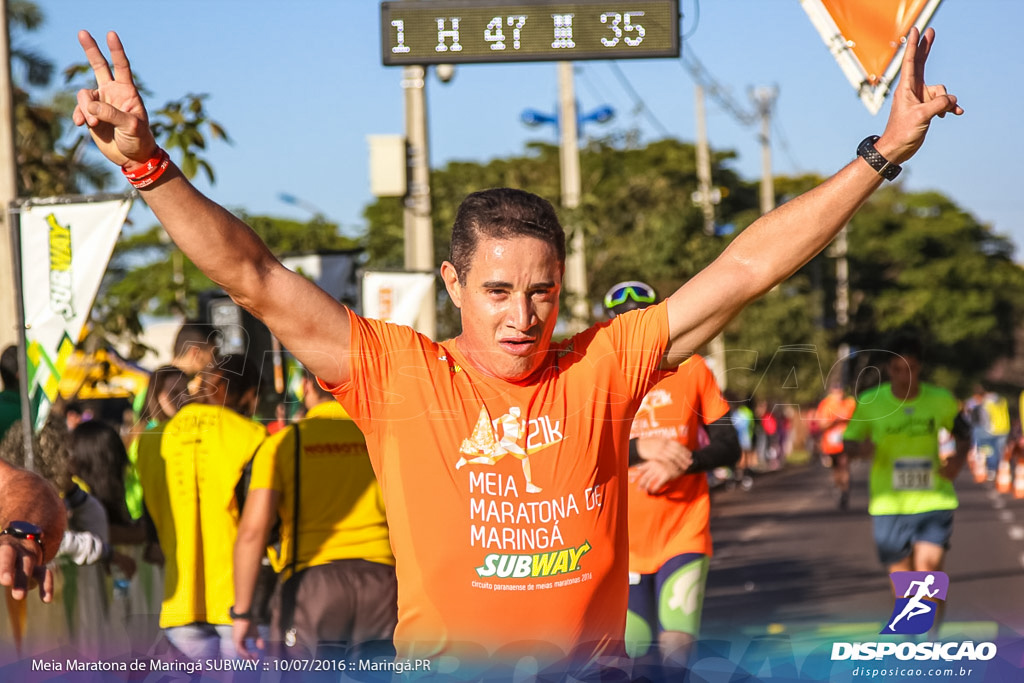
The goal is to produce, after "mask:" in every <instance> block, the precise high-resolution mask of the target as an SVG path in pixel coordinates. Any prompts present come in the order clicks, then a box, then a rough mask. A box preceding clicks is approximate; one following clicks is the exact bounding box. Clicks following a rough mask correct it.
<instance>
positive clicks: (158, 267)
mask: <svg viewBox="0 0 1024 683" xmlns="http://www.w3.org/2000/svg"><path fill="white" fill-rule="evenodd" d="M237 215H238V216H239V218H241V219H242V220H243V221H245V222H246V223H248V224H249V225H250V226H251V227H252V228H253V230H255V231H256V234H258V235H259V236H260V238H261V239H262V240H263V241H264V242H266V243H267V245H268V246H269V247H270V249H271V251H273V252H274V253H275V254H277V255H278V256H284V255H287V254H291V253H300V252H309V251H319V250H328V251H329V250H337V249H353V248H357V247H358V246H359V245H358V243H357V242H355V241H354V240H352V239H350V238H347V237H343V236H341V235H340V233H339V226H338V225H337V224H334V223H330V222H328V221H325V220H323V219H320V218H317V219H314V220H313V221H310V222H308V223H303V222H300V221H293V220H287V219H281V218H273V217H269V216H257V215H250V214H247V213H245V212H244V211H241V210H239V211H237ZM215 288H216V285H214V284H213V282H211V281H210V279H209V278H207V277H206V276H205V275H203V274H202V273H201V272H200V271H199V269H198V268H196V267H195V265H193V263H192V262H191V261H190V260H189V259H187V258H186V257H185V256H184V254H182V252H181V250H180V249H178V247H177V246H175V245H174V243H173V242H171V240H170V238H169V237H168V236H167V233H166V232H164V230H163V228H162V227H160V226H159V225H154V226H152V227H150V228H149V229H148V230H145V231H141V232H136V233H133V234H128V235H125V236H123V237H122V238H121V239H120V240H119V241H118V243H117V245H116V247H115V248H114V254H113V257H112V258H111V260H110V264H109V266H108V267H107V272H106V274H105V275H104V283H103V286H102V287H101V289H100V294H99V296H98V297H97V300H96V305H95V306H94V307H93V318H94V319H95V320H102V321H103V325H102V327H97V329H96V335H97V336H98V338H97V339H95V340H93V341H92V342H91V343H94V344H95V343H106V342H109V341H112V340H118V341H120V342H122V343H123V344H124V345H126V346H128V347H129V349H130V350H129V353H128V355H129V357H130V358H131V359H138V358H141V357H142V356H143V355H145V353H146V351H147V348H146V347H145V346H144V345H142V344H141V342H140V341H139V336H140V335H141V333H142V323H141V320H140V317H141V316H142V315H146V314H149V315H155V316H162V315H180V316H184V317H186V318H194V317H196V316H197V315H198V313H199V311H198V310H197V302H198V297H199V294H200V293H202V292H204V291H206V290H209V289H215Z"/></svg>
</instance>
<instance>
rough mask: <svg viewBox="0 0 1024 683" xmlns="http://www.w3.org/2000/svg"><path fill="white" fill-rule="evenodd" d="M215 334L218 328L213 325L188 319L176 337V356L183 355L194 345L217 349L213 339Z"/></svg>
mask: <svg viewBox="0 0 1024 683" xmlns="http://www.w3.org/2000/svg"><path fill="white" fill-rule="evenodd" d="M215 334H216V330H215V329H214V328H213V326H211V325H204V324H202V323H197V322H194V321H189V320H186V321H185V322H183V323H182V324H181V329H179V330H178V336H176V337H175V338H174V357H175V358H177V357H178V356H181V355H182V354H184V353H185V352H186V351H188V349H189V348H190V347H192V346H199V347H202V348H204V349H216V348H217V345H216V343H214V341H213V339H214V338H215Z"/></svg>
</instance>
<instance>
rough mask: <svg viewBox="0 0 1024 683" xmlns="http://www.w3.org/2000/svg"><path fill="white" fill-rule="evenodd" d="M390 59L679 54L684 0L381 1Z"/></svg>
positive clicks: (568, 58)
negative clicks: (571, 0)
mask: <svg viewBox="0 0 1024 683" xmlns="http://www.w3.org/2000/svg"><path fill="white" fill-rule="evenodd" d="M380 12H381V22H380V23H381V48H382V58H383V61H384V64H385V65H388V66H391V65H401V64H466V63H473V62H526V61H579V60H585V59H631V58H639V57H678V56H679V2H678V0H576V1H575V2H557V1H552V0H518V1H511V0H414V1H405V2H382V3H381V6H380Z"/></svg>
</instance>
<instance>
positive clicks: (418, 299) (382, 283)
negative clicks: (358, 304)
mask: <svg viewBox="0 0 1024 683" xmlns="http://www.w3.org/2000/svg"><path fill="white" fill-rule="evenodd" d="M433 292H434V274H433V273H402V272H394V273H388V272H373V271H371V272H366V273H363V315H364V316H366V317H367V318H376V319H377V320H385V321H387V322H393V323H398V324H399V325H409V326H410V327H412V326H414V324H415V322H416V318H417V317H419V313H420V309H422V308H423V305H424V304H425V303H426V298H427V297H428V296H431V295H432V294H433Z"/></svg>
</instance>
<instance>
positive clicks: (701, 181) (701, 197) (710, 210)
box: [693, 83, 721, 235]
mask: <svg viewBox="0 0 1024 683" xmlns="http://www.w3.org/2000/svg"><path fill="white" fill-rule="evenodd" d="M693 99H694V102H695V103H696V118H697V192H696V193H694V197H693V199H694V201H695V202H697V203H698V204H699V205H700V208H701V212H702V213H703V214H704V234H705V235H714V234H715V204H717V203H718V202H719V201H721V195H720V194H719V193H718V192H716V191H715V190H713V189H712V187H711V150H710V149H709V146H708V125H707V116H706V115H705V113H704V87H703V86H702V85H701V84H700V83H698V84H697V85H696V86H695V87H694V95H693Z"/></svg>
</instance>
